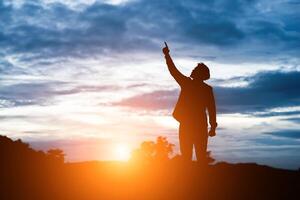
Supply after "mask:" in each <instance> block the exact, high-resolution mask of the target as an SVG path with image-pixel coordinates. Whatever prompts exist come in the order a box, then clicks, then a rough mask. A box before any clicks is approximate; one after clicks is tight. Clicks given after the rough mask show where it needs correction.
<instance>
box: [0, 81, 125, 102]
mask: <svg viewBox="0 0 300 200" xmlns="http://www.w3.org/2000/svg"><path fill="white" fill-rule="evenodd" d="M120 88H121V87H119V86H117V85H74V84H73V83H68V82H59V81H45V82H36V83H18V84H12V85H3V86H0V107H13V106H25V105H48V104H50V103H51V101H52V100H53V98H54V97H56V96H60V95H71V94H77V93H84V92H103V91H116V90H119V89H120Z"/></svg>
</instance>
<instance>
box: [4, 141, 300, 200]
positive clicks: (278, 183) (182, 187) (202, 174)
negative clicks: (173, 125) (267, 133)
mask: <svg viewBox="0 0 300 200" xmlns="http://www.w3.org/2000/svg"><path fill="white" fill-rule="evenodd" d="M2 139H3V138H2ZM1 141H2V140H1V138H0V148H1V154H0V159H1V171H0V185H1V189H0V199H51V200H52V199H64V200H65V199H205V200H209V199H231V200H233V199H246V200H247V199H251V200H253V199H300V195H299V194H300V193H299V191H300V173H299V171H293V170H283V169H275V168H271V167H267V166H260V165H257V164H251V163H246V164H229V163H217V164H214V165H206V166H204V165H199V164H197V163H196V162H190V163H182V162H181V161H180V160H178V159H173V160H165V161H162V162H151V163H147V164H146V163H137V162H97V161H90V162H82V163H63V162H61V157H58V158H57V157H53V155H52V156H50V157H51V159H49V155H48V154H47V153H43V152H39V153H36V152H35V151H34V150H32V149H31V150H30V152H31V153H29V154H24V153H23V154H21V153H20V152H16V151H15V150H13V149H10V150H9V151H8V150H7V149H6V152H4V151H3V150H4V149H3V146H5V145H3V143H1ZM6 141H8V140H7V138H6ZM10 142H11V141H10ZM20 142H21V141H19V143H20ZM6 147H7V145H6ZM10 148H11V147H10ZM21 149H23V150H19V151H24V150H25V149H27V150H29V149H30V148H29V146H27V147H24V148H21ZM27 150H25V151H27ZM57 152H58V151H57ZM52 153H53V152H52ZM3 155H6V156H3ZM8 155H10V156H8ZM29 155H30V156H29ZM33 155H34V156H33ZM59 155H61V152H60V154H59ZM32 156H33V157H35V159H29V158H28V157H32ZM36 156H37V157H38V158H36ZM8 158H9V159H8ZM5 159H6V160H5Z"/></svg>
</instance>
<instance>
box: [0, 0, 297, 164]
mask: <svg viewBox="0 0 300 200" xmlns="http://www.w3.org/2000/svg"><path fill="white" fill-rule="evenodd" d="M299 10H300V1H299V0H273V1H269V0H261V1H259V0H257V1H256V0H247V1H246V0H230V1H229V0H202V1H200V0H190V1H175V0H107V1H104V0H103V1H101V0H99V1H96V0H78V1H73V0H15V1H9V0H0V134H2V135H7V136H8V137H11V138H14V139H17V138H21V139H22V140H23V141H25V142H29V143H30V144H31V145H32V146H33V147H34V148H36V149H43V150H46V149H49V148H53V147H58V148H61V149H63V150H64V151H65V153H66V154H67V156H66V159H67V160H68V161H83V160H116V159H122V158H120V151H122V149H123V150H124V151H128V149H129V150H130V149H133V148H136V147H137V145H139V144H140V143H141V142H142V141H144V140H154V139H155V138H156V137H157V136H166V137H167V138H168V139H169V141H170V142H172V143H174V144H176V152H178V133H177V128H178V123H177V122H176V121H175V120H174V119H173V118H172V116H171V113H172V110H173V106H174V104H175V102H176V100H177V96H178V92H179V87H178V85H177V84H176V82H175V81H174V80H173V79H172V77H171V76H170V75H169V72H168V70H167V67H166V64H165V60H164V57H163V54H162V51H161V48H162V47H163V42H164V41H167V42H168V44H169V48H170V50H171V55H172V57H173V59H174V62H175V64H176V66H177V67H178V68H179V69H180V70H181V71H182V72H183V73H184V74H186V75H189V74H190V72H191V71H192V69H193V68H194V67H195V66H196V65H197V63H199V62H204V63H205V64H206V65H208V67H209V68H210V71H211V80H209V81H208V83H209V84H210V85H211V86H213V87H214V92H215V96H216V101H217V112H218V117H217V121H218V124H219V127H218V129H217V136H216V137H214V138H211V139H210V140H209V150H211V151H212V155H213V157H215V158H216V159H217V160H218V161H228V162H257V163H259V164H267V165H272V166H276V167H285V168H298V167H300V89H299V88H300V56H299V55H300V12H299Z"/></svg>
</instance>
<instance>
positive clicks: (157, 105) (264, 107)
mask: <svg viewBox="0 0 300 200" xmlns="http://www.w3.org/2000/svg"><path fill="white" fill-rule="evenodd" d="M240 79H241V77H239V80H240ZM243 79H244V80H247V83H248V84H247V85H246V86H243V87H222V86H217V87H214V93H215V96H216V102H217V108H218V109H217V110H218V112H219V113H249V114H253V115H260V114H259V113H258V112H263V111H265V113H262V114H261V115H262V116H267V115H268V116H272V115H274V113H273V112H272V111H271V112H270V111H268V110H269V109H271V108H276V107H287V106H297V105H299V104H300V94H299V92H298V88H299V87H300V82H299V80H300V72H298V71H290V72H283V71H265V72H259V73H257V74H255V75H253V76H250V77H244V78H243ZM177 97H178V90H159V91H154V92H150V93H146V94H140V95H136V96H133V97H130V98H127V99H123V100H122V101H120V102H116V103H114V104H113V105H118V106H126V107H133V108H137V109H144V110H163V109H172V108H173V107H174V104H175V102H176V100H177ZM290 112H293V111H289V114H298V113H299V112H298V111H297V112H293V113H290ZM275 114H284V113H282V112H280V113H278V112H277V113H276V112H275Z"/></svg>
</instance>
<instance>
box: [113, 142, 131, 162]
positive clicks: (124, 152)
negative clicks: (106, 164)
mask: <svg viewBox="0 0 300 200" xmlns="http://www.w3.org/2000/svg"><path fill="white" fill-rule="evenodd" d="M130 152H131V150H130V148H129V146H128V145H127V144H124V143H120V144H117V145H116V146H115V156H116V159H117V160H123V161H126V160H129V158H130Z"/></svg>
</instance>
